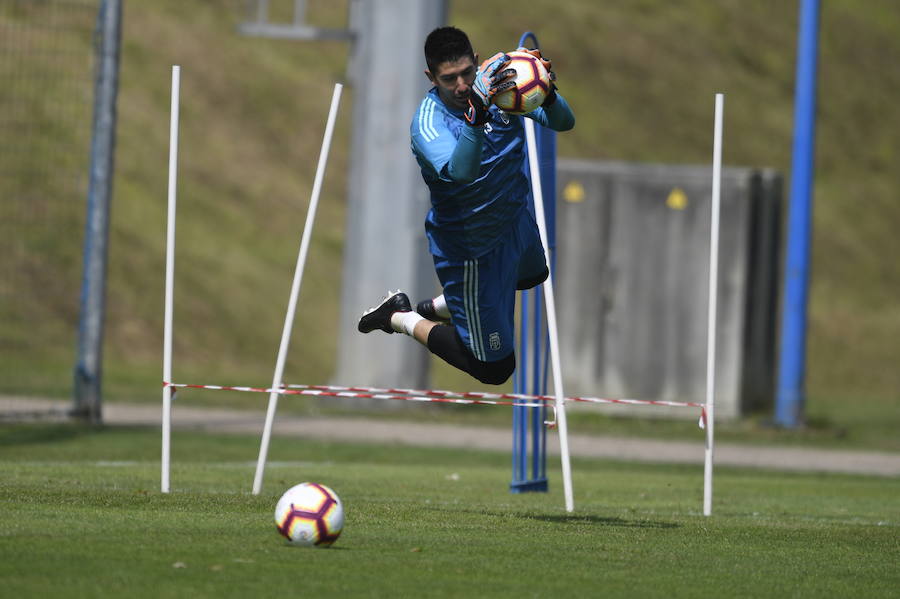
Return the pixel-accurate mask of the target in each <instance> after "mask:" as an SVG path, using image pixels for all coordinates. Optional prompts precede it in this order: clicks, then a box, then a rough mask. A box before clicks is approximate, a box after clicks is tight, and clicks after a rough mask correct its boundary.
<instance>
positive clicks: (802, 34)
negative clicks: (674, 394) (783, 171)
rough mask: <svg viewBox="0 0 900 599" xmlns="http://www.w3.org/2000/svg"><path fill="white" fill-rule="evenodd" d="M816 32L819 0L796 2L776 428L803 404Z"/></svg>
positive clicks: (791, 421)
mask: <svg viewBox="0 0 900 599" xmlns="http://www.w3.org/2000/svg"><path fill="white" fill-rule="evenodd" d="M818 28H819V0H801V2H800V26H799V32H798V39H797V82H796V91H795V96H794V147H793V159H792V164H791V197H790V208H789V216H788V239H787V258H786V264H785V266H786V268H785V273H784V310H783V315H782V324H781V357H780V365H779V374H778V390H777V395H776V400H775V423H776V424H778V425H779V426H784V427H789V428H793V427H797V426H799V425H800V424H801V423H802V420H803V404H804V399H805V398H804V377H805V370H806V325H807V315H806V309H807V304H808V296H809V258H810V238H811V232H812V188H813V167H814V158H815V137H816V124H815V121H816V69H817V62H818V60H817V58H818V57H817V55H818Z"/></svg>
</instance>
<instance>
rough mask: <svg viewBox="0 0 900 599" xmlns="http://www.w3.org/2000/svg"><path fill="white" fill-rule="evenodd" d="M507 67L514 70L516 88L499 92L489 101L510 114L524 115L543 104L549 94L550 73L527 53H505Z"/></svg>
mask: <svg viewBox="0 0 900 599" xmlns="http://www.w3.org/2000/svg"><path fill="white" fill-rule="evenodd" d="M506 55H507V56H509V59H510V60H509V65H508V66H507V67H506V68H507V69H515V71H516V77H515V82H516V86H515V87H513V88H510V89H508V90H506V91H503V92H500V93H499V94H497V95H496V96H494V97H493V99H492V100H491V101H492V102H493V103H494V104H495V105H496V106H497V107H498V108H500V109H501V110H503V111H504V112H508V113H510V114H525V113H526V112H531V111H532V110H534V109H535V108H537V107H538V106H540V105H541V104H543V103H544V99H545V98H546V97H547V94H549V93H550V73H548V72H547V69H545V68H544V65H543V64H542V63H541V61H540V60H538V59H537V58H535V57H534V56H532V55H531V54H529V53H528V52H520V51H518V50H517V51H514V52H507V53H506Z"/></svg>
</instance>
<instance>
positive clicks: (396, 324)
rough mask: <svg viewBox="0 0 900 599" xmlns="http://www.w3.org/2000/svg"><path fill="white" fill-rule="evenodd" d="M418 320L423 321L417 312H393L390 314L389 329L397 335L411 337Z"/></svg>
mask: <svg viewBox="0 0 900 599" xmlns="http://www.w3.org/2000/svg"><path fill="white" fill-rule="evenodd" d="M420 320H425V319H424V318H422V316H420V315H419V313H418V312H394V313H393V314H391V327H392V328H393V329H394V330H395V331H397V332H398V333H406V334H407V335H409V336H410V337H412V336H413V331H414V330H415V328H416V324H418V322H419V321H420Z"/></svg>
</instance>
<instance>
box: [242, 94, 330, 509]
mask: <svg viewBox="0 0 900 599" xmlns="http://www.w3.org/2000/svg"><path fill="white" fill-rule="evenodd" d="M343 89H344V86H343V85H341V84H340V83H335V85H334V93H333V94H332V96H331V109H330V111H329V112H328V123H327V124H326V125H325V138H324V139H323V141H322V150H321V151H320V152H319V165H318V167H317V168H316V178H315V181H314V183H313V189H312V197H311V198H310V200H309V208H308V209H307V212H306V225H305V226H304V227H303V237H302V239H301V241H300V254H299V255H298V256H297V268H296V269H295V270H294V282H293V284H292V285H291V298H290V301H289V302H288V310H287V314H286V315H285V317H284V329H283V330H282V333H281V346H280V347H279V349H278V360H277V362H276V364H275V374H274V376H273V377H272V386H271V387H270V389H273V391H272V393H270V394H269V408H268V410H267V411H266V424H265V428H264V429H263V435H262V441H261V443H260V447H259V459H258V460H257V462H256V475H255V476H254V477H253V494H254V495H259V492H260V490H261V489H262V479H263V471H264V470H265V468H266V456H267V454H268V453H269V440H270V438H271V436H272V424H273V422H274V421H275V409H276V407H277V406H278V395H279V394H278V392H277V391H275V390H276V389H279V388H280V387H281V383H282V380H281V379H282V375H283V374H284V363H285V360H287V353H288V347H289V346H290V343H291V330H292V329H293V327H294V313H295V311H296V309H297V297H298V296H299V295H300V283H301V282H302V281H303V269H304V267H305V266H306V253H307V251H308V250H309V240H310V237H312V227H313V222H314V221H315V219H316V208H317V207H318V204H319V193H320V192H321V190H322V179H323V178H324V177H325V166H326V165H327V164H328V150H329V149H330V148H331V137H332V134H333V133H334V121H335V119H336V117H337V110H338V105H339V104H340V101H341V91H342V90H343Z"/></svg>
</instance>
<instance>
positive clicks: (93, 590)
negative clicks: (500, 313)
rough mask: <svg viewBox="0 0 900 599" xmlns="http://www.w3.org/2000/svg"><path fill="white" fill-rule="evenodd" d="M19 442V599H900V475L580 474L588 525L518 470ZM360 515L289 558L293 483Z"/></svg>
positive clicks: (0, 552)
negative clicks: (283, 503) (282, 530)
mask: <svg viewBox="0 0 900 599" xmlns="http://www.w3.org/2000/svg"><path fill="white" fill-rule="evenodd" d="M159 441H160V438H159V431H158V430H152V429H128V428H103V429H85V428H80V427H74V426H69V425H28V426H23V425H16V426H11V425H4V426H2V427H0V502H2V508H0V556H2V559H0V580H2V587H3V591H2V593H0V594H2V595H3V596H8V597H39V596H50V595H51V594H52V595H53V596H56V597H104V596H109V597H121V596H128V597H195V596H198V597H211V596H215V597H284V596H303V597H306V596H320V597H321V596H326V595H330V596H340V597H345V596H370V597H378V596H385V597H387V596H390V597H397V596H400V597H419V596H428V597H484V596H490V597H505V596H508V597H532V596H573V597H588V596H612V597H616V596H618V597H642V596H647V597H725V596H728V597H786V596H795V597H849V596H852V597H889V596H894V597H896V591H897V589H898V588H900V569H898V567H897V564H898V563H900V534H898V533H900V530H898V525H900V503H898V501H897V498H898V497H900V480H898V479H887V478H875V477H863V476H838V475H804V474H796V473H790V474H788V473H777V472H763V471H751V470H734V469H726V468H720V469H718V471H717V473H716V487H715V497H714V515H713V516H712V517H711V518H704V517H703V516H702V515H700V508H701V495H702V466H701V465H698V466H696V467H693V466H690V467H685V466H654V465H634V464H623V463H615V462H608V461H595V460H577V459H576V460H574V462H573V472H574V486H575V499H576V511H575V513H574V514H567V513H566V512H565V511H564V510H563V508H562V503H563V500H562V491H561V488H560V487H561V485H560V482H559V481H560V479H559V475H558V472H557V471H556V467H557V464H556V463H551V464H552V466H553V468H552V471H551V473H550V476H551V491H550V492H549V493H547V494H527V495H512V494H510V493H509V492H508V490H507V485H508V483H509V478H510V464H509V456H508V455H507V454H503V453H483V452H474V451H462V450H446V449H414V448H407V447H400V446H375V445H362V444H360V445H343V444H342V445H338V444H322V443H312V442H307V441H302V440H297V439H287V438H275V439H273V444H272V447H271V450H270V453H269V457H270V460H271V463H270V466H269V468H268V469H267V472H266V479H265V483H264V487H263V492H262V494H261V495H259V496H253V495H251V494H250V492H249V489H250V486H251V483H252V478H253V471H254V467H255V458H256V452H257V450H258V444H259V440H258V438H254V437H248V436H237V435H234V436H230V435H210V434H199V433H185V432H178V433H176V434H175V435H174V437H173V446H172V457H173V469H172V493H170V494H168V495H164V494H161V493H160V492H159V481H160V467H159ZM304 480H312V481H317V482H322V483H325V484H327V485H329V486H331V487H332V488H333V489H335V491H337V493H338V494H339V495H340V496H341V498H342V500H343V501H344V504H345V509H346V525H345V528H344V532H343V534H342V536H341V538H340V539H339V540H338V541H337V543H336V544H335V545H334V547H332V548H330V549H324V550H317V549H302V548H294V547H290V546H287V545H286V543H285V542H284V540H283V539H282V538H281V537H280V536H279V535H278V534H277V532H276V530H275V526H274V522H273V511H274V506H275V502H276V501H277V499H278V497H279V496H280V494H281V493H282V492H283V491H284V490H285V489H287V488H288V487H289V486H291V485H293V484H295V483H298V482H302V481H304Z"/></svg>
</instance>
